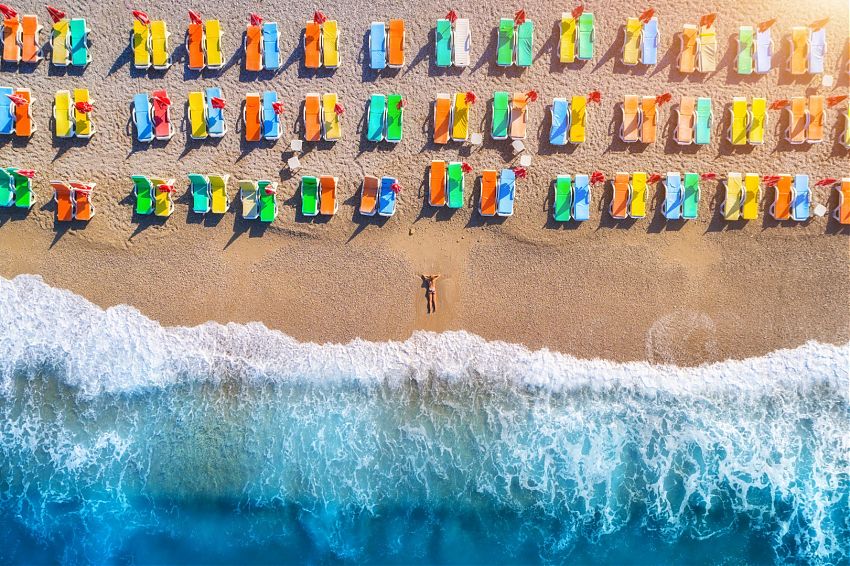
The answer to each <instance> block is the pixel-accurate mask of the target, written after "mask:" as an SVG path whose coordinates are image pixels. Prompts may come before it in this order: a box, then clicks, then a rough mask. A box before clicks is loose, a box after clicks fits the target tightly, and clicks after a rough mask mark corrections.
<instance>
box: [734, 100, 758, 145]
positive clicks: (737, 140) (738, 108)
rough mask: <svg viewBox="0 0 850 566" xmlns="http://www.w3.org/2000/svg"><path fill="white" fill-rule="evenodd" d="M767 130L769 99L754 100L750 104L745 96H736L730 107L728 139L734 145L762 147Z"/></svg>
mask: <svg viewBox="0 0 850 566" xmlns="http://www.w3.org/2000/svg"><path fill="white" fill-rule="evenodd" d="M766 129H767V99H765V98H759V97H756V98H753V100H752V103H751V104H748V102H747V98H746V97H744V96H736V97H735V98H733V99H732V105H731V106H730V107H729V130H728V134H727V138H728V139H729V143H731V144H732V145H747V144H749V145H761V144H763V143H764V133H765V130H766Z"/></svg>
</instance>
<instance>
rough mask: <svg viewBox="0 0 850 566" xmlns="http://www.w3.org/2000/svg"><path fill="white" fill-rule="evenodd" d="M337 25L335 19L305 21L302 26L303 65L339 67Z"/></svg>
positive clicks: (316, 67) (313, 67) (311, 67)
mask: <svg viewBox="0 0 850 566" xmlns="http://www.w3.org/2000/svg"><path fill="white" fill-rule="evenodd" d="M339 60H340V56H339V26H338V25H337V22H336V20H325V21H324V22H322V23H317V22H307V25H306V26H305V28H304V67H306V68H307V69H318V68H320V67H325V68H328V69H335V68H336V67H339Z"/></svg>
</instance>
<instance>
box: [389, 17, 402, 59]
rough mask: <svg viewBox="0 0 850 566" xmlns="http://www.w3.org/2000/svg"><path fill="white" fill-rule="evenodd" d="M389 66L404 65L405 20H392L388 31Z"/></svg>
mask: <svg viewBox="0 0 850 566" xmlns="http://www.w3.org/2000/svg"><path fill="white" fill-rule="evenodd" d="M387 40H388V41H387V65H389V66H390V67H401V66H403V65H404V20H390V25H389V29H388V30H387Z"/></svg>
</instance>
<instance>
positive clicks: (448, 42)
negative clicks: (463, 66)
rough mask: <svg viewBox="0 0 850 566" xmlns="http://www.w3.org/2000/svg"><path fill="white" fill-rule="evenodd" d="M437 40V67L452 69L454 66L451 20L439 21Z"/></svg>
mask: <svg viewBox="0 0 850 566" xmlns="http://www.w3.org/2000/svg"><path fill="white" fill-rule="evenodd" d="M434 33H435V35H436V40H437V52H436V61H435V63H436V65H437V66H438V67H451V65H452V23H451V22H450V21H449V20H445V19H440V20H437V29H436V30H435V32H434Z"/></svg>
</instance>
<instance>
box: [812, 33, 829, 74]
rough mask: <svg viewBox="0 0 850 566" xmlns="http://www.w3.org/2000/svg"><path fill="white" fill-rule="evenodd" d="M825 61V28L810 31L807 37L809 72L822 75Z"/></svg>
mask: <svg viewBox="0 0 850 566" xmlns="http://www.w3.org/2000/svg"><path fill="white" fill-rule="evenodd" d="M825 59H826V28H825V27H822V28H820V29H817V30H812V32H811V35H810V36H809V72H810V73H822V72H823V64H824V60H825Z"/></svg>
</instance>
